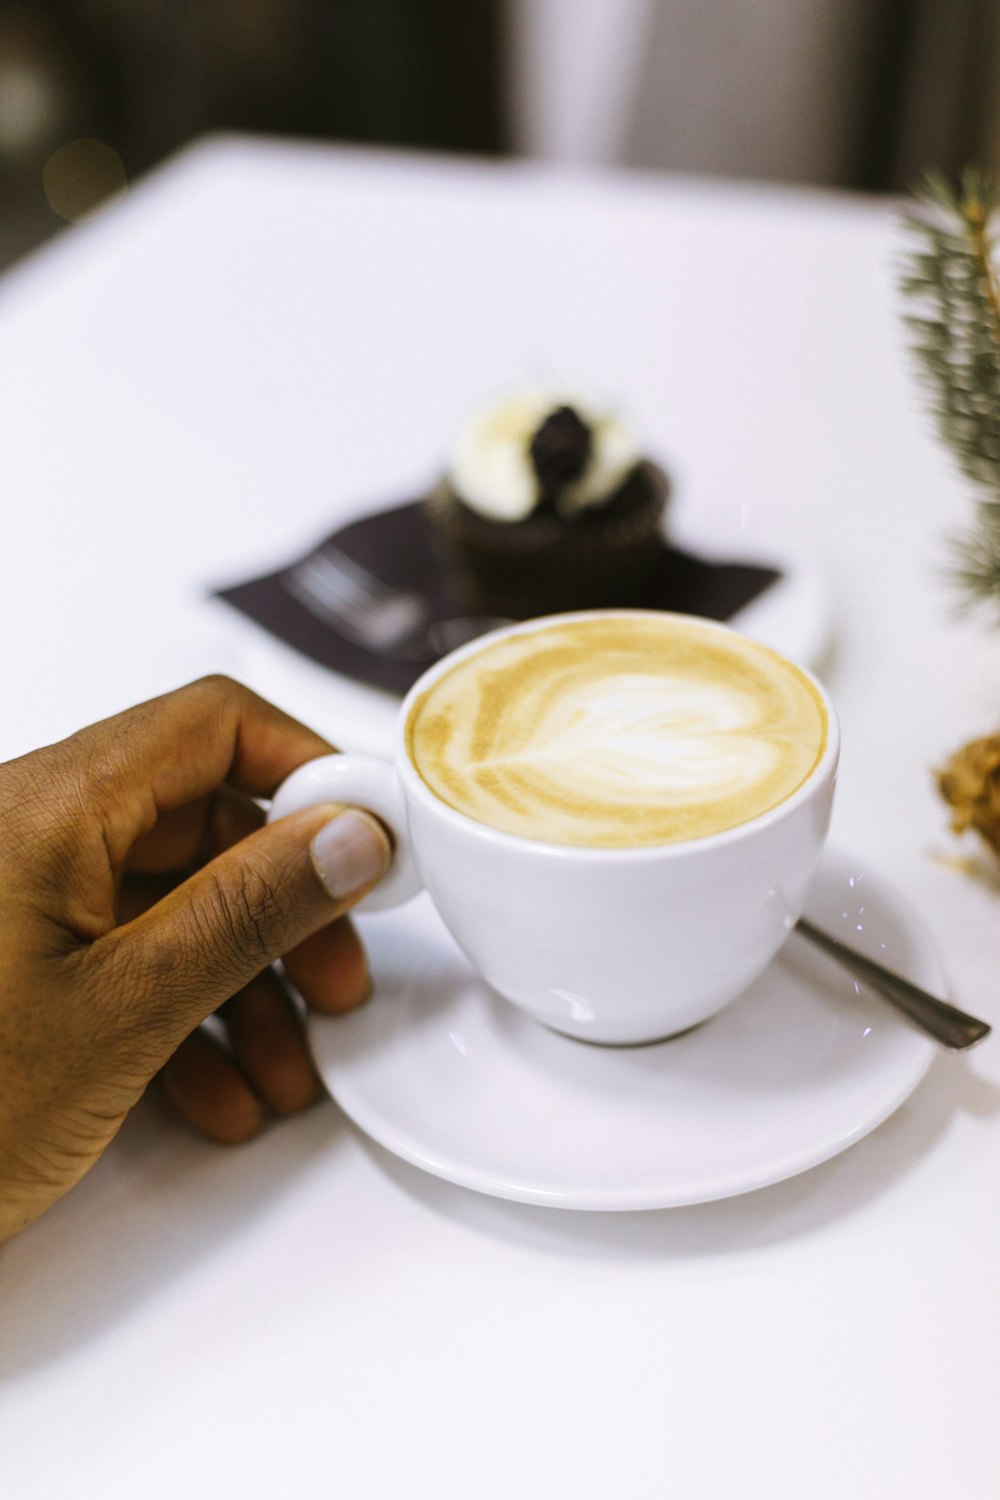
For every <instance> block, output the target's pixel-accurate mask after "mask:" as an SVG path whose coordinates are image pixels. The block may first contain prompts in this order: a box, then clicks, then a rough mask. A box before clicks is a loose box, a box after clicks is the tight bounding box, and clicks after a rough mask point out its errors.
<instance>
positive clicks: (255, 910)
mask: <svg viewBox="0 0 1000 1500" xmlns="http://www.w3.org/2000/svg"><path fill="white" fill-rule="evenodd" d="M331 812H333V816H332V817H331ZM391 858H392V848H391V845H390V843H389V839H388V836H387V834H386V832H385V830H384V829H383V828H382V826H381V824H380V823H378V822H377V821H376V819H375V818H373V817H372V816H371V814H370V813H366V812H361V811H360V810H359V809H358V808H355V807H347V808H342V809H339V810H337V811H334V810H333V809H332V808H331V807H330V806H325V807H322V806H321V807H311V808H306V809H305V810H303V811H302V812H297V813H292V814H290V815H289V816H288V817H287V818H281V819H279V821H278V822H276V823H272V824H270V825H269V826H267V827H264V828H261V829H259V830H258V831H257V832H255V833H252V834H250V835H249V837H247V838H245V839H242V840H241V841H240V842H239V843H238V844H234V845H233V846H232V848H230V849H227V850H226V852H225V853H224V854H220V855H219V856H218V857H217V858H215V859H213V860H212V861H211V862H210V863H209V864H207V865H205V866H203V868H202V869H200V870H199V871H197V873H196V874H194V875H192V876H191V877H190V878H189V879H188V880H186V881H184V882H183V884H182V885H179V886H177V887H176V888H175V889H174V890H173V891H171V892H170V893H169V895H167V896H165V897H164V898H163V899H162V900H161V901H159V902H157V904H156V905H155V906H152V907H150V908H149V910H148V911H146V912H144V913H143V914H142V916H140V917H137V918H136V919H135V920H134V921H133V922H129V923H127V924H126V925H125V926H124V927H120V928H117V929H116V930H115V932H114V933H113V934H109V937H113V938H115V939H117V945H118V947H119V949H120V953H121V957H122V958H124V959H126V960H127V972H128V973H129V974H130V975H131V976H132V978H131V984H132V987H133V988H134V987H135V985H136V976H138V984H139V987H140V988H141V989H142V990H143V991H144V992H146V993H147V994H148V993H149V992H150V991H152V994H151V996H150V998H152V999H153V1002H154V1004H155V1005H156V1006H157V1008H158V1009H161V1008H162V1010H166V1011H168V1012H169V1016H170V1022H171V1023H172V1022H173V1021H176V1023H177V1027H178V1032H177V1039H178V1040H179V1038H180V1037H181V1036H184V1035H186V1033H187V1031H189V1030H190V1029H191V1027H192V1026H193V1025H195V1024H197V1022H198V1021H200V1020H202V1019H203V1018H204V1017H205V1016H206V1015H208V1014H209V1013H210V1012H211V1011H212V1010H214V1009H215V1008H216V1007H217V1006H219V1005H221V1004H222V1003H223V1001H225V1000H228V999H229V998H230V996H232V995H234V994H235V993H236V991H237V990H240V989H242V988H243V986H244V985H246V984H248V983H249V982H250V980H251V979H253V978H254V976H255V975H257V974H259V973H260V972H261V971H262V970H263V969H265V968H266V967H267V965H268V964H270V963H273V962H274V960H275V959H278V958H280V957H281V956H282V955H283V954H285V953H288V952H289V951H290V950H291V949H292V948H295V947H297V946H298V944H299V943H301V942H303V941H304V940H305V939H306V938H307V937H311V936H312V934H313V933H314V932H318V931H319V929H320V928H321V927H324V926H326V924H327V923H329V922H332V921H333V920H334V919H335V918H336V917H338V916H340V915H341V913H342V912H345V911H347V910H348V908H349V907H351V906H353V905H354V904H355V903H356V902H357V901H359V900H360V899H361V897H362V896H364V895H366V894H367V893H368V891H369V890H370V889H371V888H372V886H373V885H375V884H377V882H378V881H379V880H380V879H381V878H382V876H383V875H384V874H385V872H386V870H387V869H388V867H389V863H390V861H391ZM162 1018H163V1019H164V1020H165V1021H166V1020H167V1017H166V1016H163V1017H162ZM171 1029H172V1025H171Z"/></svg>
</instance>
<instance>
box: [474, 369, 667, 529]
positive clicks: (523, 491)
mask: <svg viewBox="0 0 1000 1500" xmlns="http://www.w3.org/2000/svg"><path fill="white" fill-rule="evenodd" d="M561 406H570V407H572V408H573V410H574V411H575V412H576V413H577V415H578V416H579V417H580V419H581V421H582V422H584V423H585V424H586V425H587V427H589V429H590V434H591V447H590V454H589V457H588V460H587V464H586V467H585V468H584V470H583V473H582V474H581V475H580V477H579V479H577V480H575V481H574V482H573V483H572V484H568V485H566V486H565V488H564V489H563V490H562V491H561V492H560V494H559V497H558V501H557V504H558V508H559V510H560V511H562V512H563V513H565V514H567V515H572V514H573V513H575V512H577V511H581V510H585V509H587V508H588V507H589V506H595V505H600V504H602V503H603V502H604V501H605V500H607V499H608V498H609V496H610V495H612V494H613V493H614V491H615V490H616V489H617V488H618V486H619V485H620V484H621V483H622V481H623V480H624V479H625V477H626V475H627V474H628V472H629V470H630V469H632V468H634V467H635V465H636V463H637V462H638V461H639V458H640V456H641V455H640V451H639V446H638V444H637V442H636V439H635V436H634V435H633V433H632V432H631V430H630V429H629V428H628V427H627V426H626V425H625V423H624V422H623V421H622V420H621V418H620V417H619V415H618V414H617V412H615V411H613V410H612V409H611V408H610V407H606V406H603V405H601V404H599V403H595V402H594V401H593V400H588V399H587V398H586V397H581V396H579V395H577V394H576V393H575V392H572V391H566V390H560V389H557V388H553V387H546V386H527V387H524V388H523V389H521V390H518V391H514V392H511V393H510V394H508V395H505V396H502V397H500V398H499V399H497V400H493V401H490V402H487V403H486V404H485V405H484V406H480V407H478V408H477V409H476V410H475V411H474V412H472V414H471V415H470V416H469V417H468V418H467V419H466V421H465V422H464V423H463V425H462V427H461V428H460V430H459V433H458V437H457V438H456V440H455V449H454V453H453V455H452V461H451V469H450V472H449V478H450V480H451V484H452V487H453V488H454V490H455V492H456V493H457V494H458V495H460V496H461V498H462V500H463V502H464V503H465V504H466V505H467V506H468V507H469V509H470V510H474V511H476V512H477V513H478V514H479V515H482V516H485V517H486V518H487V519H488V520H491V521H509V522H513V521H523V520H524V519H525V518H526V517H528V516H530V515H531V513H532V511H533V510H534V509H535V507H536V506H537V504H538V502H539V500H540V499H541V487H540V485H539V482H538V475H537V473H536V472H535V467H534V464H533V463H532V461H531V440H532V438H533V437H534V435H535V433H536V432H537V431H538V429H539V427H540V426H541V425H542V423H543V422H544V421H545V418H546V417H547V416H548V415H549V414H550V413H551V412H553V411H555V410H557V409H558V408H559V407H561Z"/></svg>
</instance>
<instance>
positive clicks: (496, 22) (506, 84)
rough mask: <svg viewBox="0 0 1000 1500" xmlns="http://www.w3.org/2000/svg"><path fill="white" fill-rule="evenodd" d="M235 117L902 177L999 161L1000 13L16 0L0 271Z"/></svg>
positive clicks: (614, 160)
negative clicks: (933, 168) (931, 169)
mask: <svg viewBox="0 0 1000 1500" xmlns="http://www.w3.org/2000/svg"><path fill="white" fill-rule="evenodd" d="M218 130H242V131H257V132H270V133H278V134H284V135H295V136H308V137H316V138H323V139H331V140H336V141H344V142H348V141H349V142H368V143H375V144H379V145H392V146H404V147H410V148H417V149H424V150H443V151H459V152H475V153H480V154H514V155H521V156H534V157H542V158H550V159H556V160H561V161H565V162H572V163H576V164H583V165H585V164H596V165H602V166H613V165H616V164H619V165H623V166H634V167H644V168H654V169H663V170H669V171H680V172H698V173H703V174H710V175H712V174H716V175H725V176H728V177H734V176H735V177H751V178H756V179H770V180H778V181H790V182H801V183H811V184H816V185H822V186H830V187H840V188H848V189H854V190H861V191H869V192H892V191H900V190H906V189H908V188H909V187H910V186H912V184H913V182H914V180H915V178H916V177H917V175H918V174H919V172H920V171H921V170H922V169H923V168H924V167H925V166H928V165H936V166H938V167H941V168H943V169H945V170H950V171H955V170H958V169H959V168H960V167H961V166H962V165H963V164H964V163H966V162H968V161H973V160H975V161H979V162H985V163H986V164H995V163H997V161H998V159H1000V5H998V4H997V0H198V3H195V0H0V199H2V212H0V266H3V265H7V264H10V263H11V262H12V261H14V260H16V259H17V258H18V257H19V256H20V255H22V254H23V253H25V252H26V251H27V250H29V249H31V248H32V247H33V246H34V245H36V244H38V243H40V242H41V241H42V240H44V239H45V238H47V237H48V236H49V235H51V234H52V233H54V232H56V231H57V230H58V229H59V228H60V227H61V226H64V225H65V224H67V223H72V222H75V221H77V220H79V219H81V218H83V217H85V216H86V215H87V214H88V213H89V212H91V211H93V210H94V209H95V207H97V206H99V205H100V204H101V203H102V202H105V201H107V200H108V199H110V198H112V197H114V196H115V195H116V194H118V193H120V192H122V191H125V190H127V187H128V185H129V184H130V183H132V182H134V181H135V180H136V179H137V178H139V177H141V175H142V174H143V173H145V172H147V171H149V170H150V168H152V167H154V166H155V165H156V163H157V162H159V161H161V160H162V159H163V158H164V157H166V156H168V155H170V154H171V153H172V152H174V151H176V150H178V149H179V148H180V147H182V146H183V145H184V144H185V143H186V142H188V141H190V140H191V139H193V138H194V137H196V136H198V135H201V134H204V133H205V132H208V131H218Z"/></svg>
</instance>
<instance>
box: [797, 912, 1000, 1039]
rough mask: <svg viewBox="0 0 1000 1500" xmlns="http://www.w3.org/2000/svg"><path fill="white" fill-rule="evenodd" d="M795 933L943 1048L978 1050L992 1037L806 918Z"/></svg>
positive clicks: (980, 1025)
mask: <svg viewBox="0 0 1000 1500" xmlns="http://www.w3.org/2000/svg"><path fill="white" fill-rule="evenodd" d="M795 931H796V932H801V934H802V936H803V937H806V938H808V939H809V941H810V942H811V943H815V944H816V946H817V948H822V950H823V952H824V953H828V954H829V955H830V957H831V958H834V959H836V961H837V962H838V963H839V964H840V965H841V966H842V967H843V968H845V969H847V971H848V972H849V973H851V974H856V975H857V976H858V977H859V978H860V979H863V980H864V981H865V982H866V983H867V984H869V985H871V987H872V989H873V990H877V991H878V993H879V994H880V995H882V996H883V998H884V999H886V1000H888V1001H889V1004H890V1005H894V1006H895V1007H896V1009H897V1010H900V1011H902V1012H903V1014H904V1015H905V1016H906V1017H907V1018H908V1019H909V1020H911V1021H912V1022H913V1023H914V1025H916V1026H919V1027H920V1029H921V1030H922V1031H926V1032H927V1035H928V1036H932V1037H933V1038H934V1040H935V1041H936V1042H940V1043H941V1045H942V1046H943V1047H951V1048H953V1049H954V1050H956V1051H958V1050H961V1049H963V1048H968V1047H975V1046H976V1045H977V1043H979V1042H982V1041H985V1039H986V1038H987V1037H988V1036H989V1034H990V1027H989V1026H987V1024H986V1022H985V1021H978V1020H977V1019H976V1017H975V1016H969V1015H966V1013H965V1011H964V1010H958V1009H957V1007H956V1006H954V1005H949V1004H948V1003H947V1001H945V1000H938V999H937V998H936V997H935V996H934V995H929V994H928V993H927V991H926V990H922V989H921V988H920V986H919V985H916V984H911V983H910V981H909V980H908V979H903V978H901V976H900V975H899V974H893V972H892V970H891V969H884V968H883V967H882V965H881V964H877V963H875V962H874V960H873V959H870V958H865V956H864V954H862V953H858V952H857V951H856V949H854V948H849V947H848V946H847V944H846V943H842V942H840V941H839V939H837V938H833V937H830V935H829V934H828V933H826V932H823V931H821V930H820V928H818V927H814V926H813V924H812V923H811V922H807V921H806V919H805V917H800V918H799V920H798V922H797V923H796V924H795Z"/></svg>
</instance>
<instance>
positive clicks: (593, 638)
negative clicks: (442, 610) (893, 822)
mask: <svg viewBox="0 0 1000 1500" xmlns="http://www.w3.org/2000/svg"><path fill="white" fill-rule="evenodd" d="M825 741H826V716H825V712H824V709H823V706H822V703H821V701H820V699H819V696H818V694H817V693H816V691H815V689H814V688H813V687H812V685H811V683H810V682H809V680H808V678H807V677H806V676H805V675H804V674H803V673H801V672H800V671H799V670H798V668H796V667H794V666H792V665H791V663H789V662H786V661H784V660H782V659H781V658H780V657H779V656H777V655H775V654H774V653H773V652H771V651H768V650H767V649H766V648H765V647H763V646H758V645H755V644H753V643H751V642H750V641H746V640H744V639H743V638H742V637H739V636H736V635H733V634H730V633H728V632H724V631H719V630H715V629H713V628H712V627H711V626H708V625H705V624H703V623H701V622H699V621H697V620H692V619H688V618H685V617H682V616H677V615H653V614H644V613H621V614H608V615H603V616H589V617H586V616H585V617H581V618H577V619H567V620H565V621H558V622H553V623H552V624H550V625H546V626H544V627H542V628H540V629H536V630H531V631H527V632H523V633H521V634H516V635H511V636H507V637H505V638H503V639H501V640H499V641H496V642H494V643H493V644H491V645H487V646H485V647H483V649H482V650H480V651H478V652H476V653H475V654H473V655H472V656H470V657H467V658H465V659H464V660H463V661H461V662H459V663H458V664H457V665H456V666H454V667H453V668H452V669H451V670H450V671H449V672H446V673H445V675H444V676H443V677H441V678H439V679H438V681H437V682H435V683H433V684H432V685H431V687H430V688H429V689H428V690H427V692H426V693H425V694H424V695H423V696H422V697H421V698H419V699H418V700H417V702H416V704H415V705H414V707H413V710H412V712H411V714H410V718H409V721H408V723H407V742H408V746H409V750H410V755H411V758H412V760H413V763H414V765H415V766H416V769H417V771H418V772H419V774H420V776H421V777H422V778H423V780H424V781H425V782H426V784H427V785H428V786H429V787H430V789H431V791H432V792H434V794H435V795H436V796H437V797H439V798H440V799H441V801H443V802H445V803H447V804H448V805H449V806H451V807H454V808H456V809H457V810H458V811H459V812H462V813H464V814H465V815H466V816H468V817H470V818H474V819H476V820H477V821H478V822H481V823H486V824H489V825H490V826H491V827H494V828H499V829H502V830H504V831H506V832H508V833H514V834H519V835H521V836H522V837H525V838H533V839H542V840H545V841H546V842H552V843H561V844H575V845H582V846H589V847H594V848H614V847H634V846H637V845H646V844H664V843H672V842H675V841H677V840H680V839H688V838H699V837H703V836H705V835H706V834H710V833H716V832H719V831H720V830H721V829H725V828H731V827H734V826H736V825H738V824H740V823H745V822H748V821H749V820H750V819H752V818H755V817H758V816H759V815H760V814H761V813H763V812H766V811H768V809H770V808H772V807H774V806H776V805H777V804H778V803H780V802H783V801H784V800H785V798H786V797H789V796H790V795H791V794H792V793H793V792H794V791H795V790H796V788H797V787H799V786H801V784H802V782H803V781H804V780H805V779H806V778H807V777H808V775H809V773H810V772H811V771H812V769H813V767H814V766H815V765H816V763H817V762H818V760H819V758H820V756H821V755H822V752H823V748H824V745H825Z"/></svg>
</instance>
